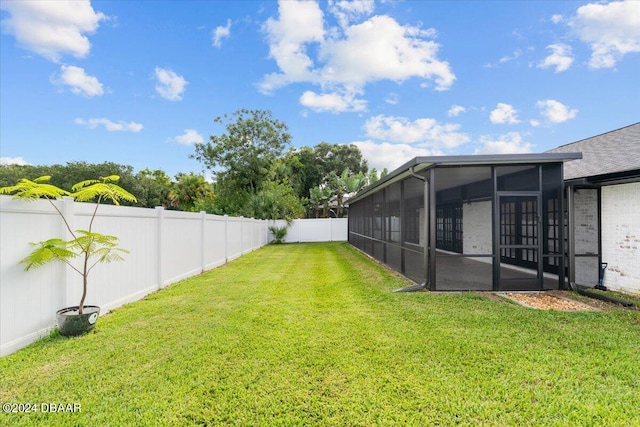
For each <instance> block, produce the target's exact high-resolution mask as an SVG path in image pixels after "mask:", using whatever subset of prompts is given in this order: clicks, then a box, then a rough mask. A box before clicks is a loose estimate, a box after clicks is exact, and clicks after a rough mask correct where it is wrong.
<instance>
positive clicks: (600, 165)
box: [548, 122, 640, 180]
mask: <svg viewBox="0 0 640 427" xmlns="http://www.w3.org/2000/svg"><path fill="white" fill-rule="evenodd" d="M575 152H582V159H581V160H573V161H571V162H567V163H565V164H564V179H566V180H570V179H576V178H586V177H593V176H598V175H605V174H610V173H618V172H625V171H631V170H637V169H640V122H638V123H635V124H632V125H629V126H626V127H623V128H621V129H617V130H613V131H611V132H607V133H603V134H602V135H597V136H593V137H591V138H587V139H583V140H581V141H576V142H572V143H571V144H566V145H562V146H560V147H558V148H554V149H552V150H549V151H548V153H575Z"/></svg>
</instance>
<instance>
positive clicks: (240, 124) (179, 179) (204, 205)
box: [0, 110, 386, 220]
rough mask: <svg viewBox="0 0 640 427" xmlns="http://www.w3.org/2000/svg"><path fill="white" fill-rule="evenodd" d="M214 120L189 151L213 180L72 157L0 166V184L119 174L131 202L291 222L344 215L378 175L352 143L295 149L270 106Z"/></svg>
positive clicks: (66, 182)
mask: <svg viewBox="0 0 640 427" xmlns="http://www.w3.org/2000/svg"><path fill="white" fill-rule="evenodd" d="M214 123H216V124H217V125H220V126H222V127H223V128H224V130H223V132H221V133H220V134H217V135H211V137H210V138H209V141H207V142H204V143H200V144H196V146H195V152H194V154H192V156H191V157H192V158H194V159H197V160H198V161H199V162H200V163H202V165H203V167H204V168H205V169H207V170H208V172H209V174H210V175H211V176H212V177H213V182H208V181H207V180H206V179H205V177H204V176H203V175H201V174H194V173H179V174H177V175H176V176H175V177H173V178H172V177H170V176H169V175H167V173H166V172H164V171H163V170H161V169H155V170H151V169H144V170H141V171H138V172H135V171H134V169H133V167H131V166H128V165H121V164H117V163H112V162H104V163H100V164H91V163H87V162H78V161H74V162H68V163H67V164H65V165H60V164H56V165H37V166H33V165H3V166H0V187H1V186H8V185H13V184H15V183H16V182H17V181H18V180H19V179H20V178H29V179H35V178H37V177H39V176H43V175H49V176H51V183H52V184H54V185H56V186H58V187H60V188H63V189H66V190H70V188H71V186H72V185H73V184H74V183H76V182H79V181H82V180H86V179H98V178H100V177H104V176H110V175H118V176H120V181H119V184H120V186H121V187H122V188H124V189H125V190H127V191H129V192H130V193H131V194H133V195H135V196H136V198H137V202H135V203H133V202H131V203H128V204H129V205H132V206H140V207H147V208H152V207H155V206H164V207H166V208H168V209H177V210H183V211H194V212H197V211H206V212H208V213H214V214H220V215H224V214H226V215H232V216H245V217H252V218H260V219H287V220H290V219H294V218H301V217H305V216H309V217H329V216H333V217H341V216H344V215H345V213H346V210H345V206H344V202H345V199H346V197H347V196H348V195H350V194H353V193H356V192H357V191H359V190H361V189H362V188H363V187H365V186H366V185H369V184H372V183H373V182H375V181H377V180H378V178H379V177H378V173H377V171H376V170H375V169H372V170H369V168H368V165H367V161H366V160H365V159H363V158H362V153H361V152H360V150H359V149H358V147H356V146H355V145H336V144H329V143H327V142H321V143H319V144H317V145H315V146H313V147H307V146H305V147H302V148H299V149H296V148H293V147H292V146H291V135H290V134H289V133H288V127H287V125H286V124H284V123H283V122H281V121H279V120H277V119H276V118H274V117H273V115H272V113H271V112H270V111H268V110H238V111H236V112H234V113H232V114H231V115H224V116H221V117H217V118H216V119H215V120H214ZM384 175H386V170H384V171H382V174H381V177H382V176H384Z"/></svg>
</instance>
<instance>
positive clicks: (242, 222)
mask: <svg viewBox="0 0 640 427" xmlns="http://www.w3.org/2000/svg"><path fill="white" fill-rule="evenodd" d="M243 243H244V217H243V216H241V217H240V255H244V249H243V248H242V247H243Z"/></svg>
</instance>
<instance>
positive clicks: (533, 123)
mask: <svg viewBox="0 0 640 427" xmlns="http://www.w3.org/2000/svg"><path fill="white" fill-rule="evenodd" d="M529 124H530V125H531V127H534V128H537V127H540V125H541V123H540V120H535V119H531V120H529Z"/></svg>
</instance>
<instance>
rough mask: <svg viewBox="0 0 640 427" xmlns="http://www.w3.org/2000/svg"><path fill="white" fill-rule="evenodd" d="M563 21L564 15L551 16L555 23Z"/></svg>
mask: <svg viewBox="0 0 640 427" xmlns="http://www.w3.org/2000/svg"><path fill="white" fill-rule="evenodd" d="M562 21H564V18H563V16H562V15H552V16H551V22H553V23H554V24H559V23H561V22H562Z"/></svg>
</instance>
